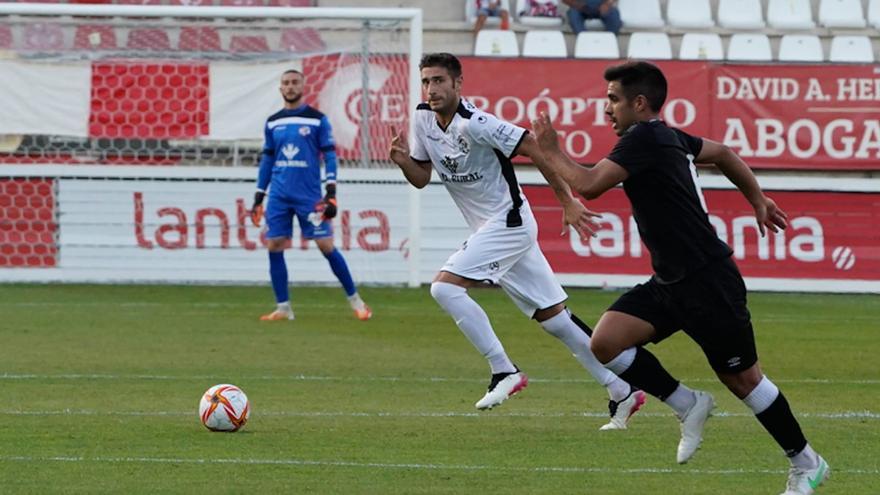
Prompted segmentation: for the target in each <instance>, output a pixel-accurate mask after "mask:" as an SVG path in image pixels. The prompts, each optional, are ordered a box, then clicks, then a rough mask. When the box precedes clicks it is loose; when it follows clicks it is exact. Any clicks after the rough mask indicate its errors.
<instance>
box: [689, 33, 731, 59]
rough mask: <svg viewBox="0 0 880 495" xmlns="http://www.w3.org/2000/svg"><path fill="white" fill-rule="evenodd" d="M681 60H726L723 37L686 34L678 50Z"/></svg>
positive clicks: (705, 34) (713, 34) (709, 34)
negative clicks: (722, 42)
mask: <svg viewBox="0 0 880 495" xmlns="http://www.w3.org/2000/svg"><path fill="white" fill-rule="evenodd" d="M678 58H680V59H681V60H724V47H723V46H722V44H721V36H719V35H718V34H716V33H685V35H684V36H682V37H681V47H679V50H678Z"/></svg>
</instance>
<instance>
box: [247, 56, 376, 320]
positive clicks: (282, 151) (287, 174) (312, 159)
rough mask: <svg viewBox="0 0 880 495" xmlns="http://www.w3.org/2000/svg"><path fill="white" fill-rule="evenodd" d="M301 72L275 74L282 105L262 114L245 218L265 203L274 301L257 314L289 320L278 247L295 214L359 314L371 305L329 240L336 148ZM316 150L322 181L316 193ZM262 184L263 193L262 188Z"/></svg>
mask: <svg viewBox="0 0 880 495" xmlns="http://www.w3.org/2000/svg"><path fill="white" fill-rule="evenodd" d="M304 87H305V82H304V78H303V74H302V73H301V72H299V71H297V70H288V71H286V72H284V74H282V75H281V88H280V90H281V96H282V97H283V98H284V108H283V109H282V110H280V111H279V112H277V113H275V114H274V115H272V116H271V117H269V118H268V119H267V120H266V127H265V129H264V133H265V143H264V145H263V156H262V159H261V160H260V171H259V174H258V176H257V192H256V194H255V195H254V205H253V207H252V208H251V220H252V221H253V223H254V225H257V226H259V225H260V221H261V219H262V217H263V202H264V200H265V199H267V198H266V196H267V195H268V199H267V201H266V206H265V216H266V224H267V225H268V228H269V229H268V232H267V233H266V240H267V241H268V248H269V274H270V275H271V278H272V289H273V290H274V291H275V301H276V302H277V303H278V306H277V308H276V309H275V311H273V312H271V313H269V314H267V315H263V316H261V317H260V319H261V320H264V321H271V320H292V319H293V309H291V307H290V294H289V289H288V278H287V264H286V263H285V261H284V248H285V247H286V245H287V243H288V242H289V240H290V238H291V236H292V234H293V217H294V216H296V218H297V222H298V223H299V227H300V230H301V231H302V235H303V238H305V239H311V240H313V241H315V244H317V245H318V248H319V249H320V250H321V253H322V254H323V255H324V257H325V258H327V262H328V263H330V268H331V269H332V270H333V273H334V274H335V275H336V278H338V279H339V282H340V283H341V284H342V287H343V288H344V289H345V294H346V295H347V296H348V302H349V304H350V305H351V308H352V309H353V310H354V312H355V316H357V317H358V319H360V320H368V319H369V318H370V317H371V316H372V311H371V310H370V308H369V307H368V306H367V305H366V304H365V303H364V301H363V300H362V299H361V297H360V296H359V295H358V293H357V289H356V288H355V285H354V281H353V280H352V278H351V272H349V270H348V265H347V264H346V263H345V258H343V257H342V253H340V252H339V250H337V249H336V247H335V246H334V245H333V227H332V224H331V222H332V219H333V217H335V216H336V211H337V210H336V151H335V149H336V148H335V145H334V143H333V134H332V130H331V128H330V122H329V121H328V120H327V117H326V116H325V115H324V114H323V113H321V112H319V111H318V110H315V109H314V108H312V107H310V106H309V105H306V104H305V103H303V101H302V97H303V90H304ZM321 155H323V158H324V160H323V161H324V172H325V176H326V185H325V186H324V194H323V197H322V194H321ZM267 189H268V193H267Z"/></svg>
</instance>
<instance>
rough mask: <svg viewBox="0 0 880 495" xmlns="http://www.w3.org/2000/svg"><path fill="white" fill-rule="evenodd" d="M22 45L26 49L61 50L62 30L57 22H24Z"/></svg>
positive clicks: (62, 46)
mask: <svg viewBox="0 0 880 495" xmlns="http://www.w3.org/2000/svg"><path fill="white" fill-rule="evenodd" d="M22 46H23V47H24V48H25V49H26V50H62V49H64V30H63V29H62V28H61V26H60V25H58V24H49V23H46V22H35V23H33V24H26V25H25V27H24V40H23V43H22Z"/></svg>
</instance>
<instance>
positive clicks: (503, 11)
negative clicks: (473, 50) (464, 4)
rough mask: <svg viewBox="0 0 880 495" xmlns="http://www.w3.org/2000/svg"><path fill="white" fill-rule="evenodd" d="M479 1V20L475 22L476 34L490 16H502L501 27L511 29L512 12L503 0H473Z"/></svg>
mask: <svg viewBox="0 0 880 495" xmlns="http://www.w3.org/2000/svg"><path fill="white" fill-rule="evenodd" d="M471 1H474V2H477V22H476V23H474V34H477V33H478V32H479V31H480V29H483V26H484V25H485V24H486V19H488V18H490V17H500V18H501V29H510V13H509V12H508V11H507V6H506V5H505V4H502V0H471Z"/></svg>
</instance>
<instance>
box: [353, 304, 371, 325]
mask: <svg viewBox="0 0 880 495" xmlns="http://www.w3.org/2000/svg"><path fill="white" fill-rule="evenodd" d="M354 315H355V316H357V319H358V320H361V321H367V320H369V319H370V318H372V317H373V310H372V309H370V307H369V306H367V305H366V304H364V305H362V306H361V307H360V308H357V309H355V310H354Z"/></svg>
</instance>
